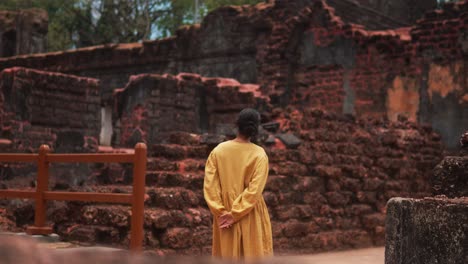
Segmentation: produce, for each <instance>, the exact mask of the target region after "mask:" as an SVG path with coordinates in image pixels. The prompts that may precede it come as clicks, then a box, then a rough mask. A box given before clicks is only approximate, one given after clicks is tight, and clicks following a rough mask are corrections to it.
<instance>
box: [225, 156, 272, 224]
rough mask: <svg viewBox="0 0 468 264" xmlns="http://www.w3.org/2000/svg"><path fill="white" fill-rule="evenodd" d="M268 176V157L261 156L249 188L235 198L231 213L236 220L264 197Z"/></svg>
mask: <svg viewBox="0 0 468 264" xmlns="http://www.w3.org/2000/svg"><path fill="white" fill-rule="evenodd" d="M267 178H268V157H267V156H266V155H265V156H263V157H261V158H260V159H259V160H258V161H257V164H256V166H255V170H254V172H253V175H252V178H251V179H250V183H249V185H248V186H247V188H245V189H244V191H243V192H242V193H241V194H240V195H239V196H238V197H237V198H236V200H234V203H233V204H232V208H231V213H232V216H233V217H234V221H235V222H237V221H239V220H240V219H241V218H242V217H243V216H245V215H247V214H248V213H249V212H250V211H251V210H252V209H253V208H254V206H255V204H256V203H257V202H258V201H259V200H260V198H261V197H262V192H263V189H264V188H265V184H266V181H267Z"/></svg>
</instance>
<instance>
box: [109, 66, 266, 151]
mask: <svg viewBox="0 0 468 264" xmlns="http://www.w3.org/2000/svg"><path fill="white" fill-rule="evenodd" d="M246 107H253V108H262V107H263V108H264V107H266V98H264V97H262V96H261V94H260V92H259V87H258V85H248V84H247V85H246V84H240V83H239V82H238V81H236V80H233V79H224V78H204V77H201V76H200V75H197V74H179V75H177V76H172V75H156V74H142V75H137V76H133V77H131V78H130V81H129V83H128V84H127V86H126V87H125V88H124V89H119V90H116V91H115V111H114V116H115V118H114V119H115V121H114V124H115V125H114V134H115V135H114V138H115V144H113V145H114V146H117V147H119V146H120V147H133V146H134V145H135V144H136V143H137V142H141V141H143V142H146V143H147V144H148V145H150V146H151V145H152V144H156V143H160V142H163V141H164V140H166V139H167V134H168V133H170V132H173V131H185V132H193V133H201V132H216V131H217V129H221V128H222V127H223V125H227V124H228V125H232V124H233V123H234V122H235V119H236V117H237V114H238V113H239V111H240V110H242V109H243V108H246Z"/></svg>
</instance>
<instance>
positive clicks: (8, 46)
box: [0, 9, 48, 57]
mask: <svg viewBox="0 0 468 264" xmlns="http://www.w3.org/2000/svg"><path fill="white" fill-rule="evenodd" d="M47 26H48V16H47V12H45V11H44V10H41V9H28V10H21V11H2V10H0V57H11V56H16V55H21V54H31V53H42V52H45V51H47Z"/></svg>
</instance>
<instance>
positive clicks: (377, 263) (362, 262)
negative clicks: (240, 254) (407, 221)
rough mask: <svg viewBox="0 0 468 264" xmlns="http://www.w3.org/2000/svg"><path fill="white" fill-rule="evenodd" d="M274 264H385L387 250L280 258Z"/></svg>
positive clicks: (371, 249)
mask: <svg viewBox="0 0 468 264" xmlns="http://www.w3.org/2000/svg"><path fill="white" fill-rule="evenodd" d="M272 263H274V264H280V263H301V264H302V263H303V264H384V263H385V248H384V247H378V248H366V249H356V250H348V251H340V252H328V253H320V254H313V255H300V256H279V257H276V258H275V260H273V262H272Z"/></svg>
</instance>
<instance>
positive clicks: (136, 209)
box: [130, 143, 146, 252]
mask: <svg viewBox="0 0 468 264" xmlns="http://www.w3.org/2000/svg"><path fill="white" fill-rule="evenodd" d="M145 177H146V145H145V144H144V143H138V144H137V145H136V146H135V161H134V163H133V195H132V218H131V219H132V223H131V230H130V234H131V238H130V250H131V251H134V252H139V251H142V250H143V235H144V233H143V224H144V210H145Z"/></svg>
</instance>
